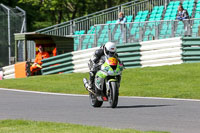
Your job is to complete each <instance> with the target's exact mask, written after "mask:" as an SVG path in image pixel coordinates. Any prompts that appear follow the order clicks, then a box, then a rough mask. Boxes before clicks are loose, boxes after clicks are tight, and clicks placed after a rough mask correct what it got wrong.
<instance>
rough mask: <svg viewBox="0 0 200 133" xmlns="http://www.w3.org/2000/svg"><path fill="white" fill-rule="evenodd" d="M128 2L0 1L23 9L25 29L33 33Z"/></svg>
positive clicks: (65, 0) (77, 0)
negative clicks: (25, 19)
mask: <svg viewBox="0 0 200 133" xmlns="http://www.w3.org/2000/svg"><path fill="white" fill-rule="evenodd" d="M128 1H130V0H115V1H112V0H102V1H99V0H19V1H16V0H2V1H1V3H3V4H5V5H7V6H10V7H13V8H14V7H15V6H19V7H20V8H22V9H24V10H25V11H26V13H27V25H28V26H27V29H28V31H35V30H38V29H41V28H45V27H48V26H51V25H54V24H58V23H61V22H65V21H69V20H72V19H75V18H78V17H82V16H85V15H87V14H90V13H94V12H97V11H100V10H103V9H106V8H109V7H113V6H116V5H119V4H122V3H125V2H128ZM38 22H41V25H39V24H38Z"/></svg>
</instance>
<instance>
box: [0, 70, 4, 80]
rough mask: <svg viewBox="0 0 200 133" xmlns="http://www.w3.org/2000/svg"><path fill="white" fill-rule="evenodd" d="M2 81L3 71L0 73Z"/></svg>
mask: <svg viewBox="0 0 200 133" xmlns="http://www.w3.org/2000/svg"><path fill="white" fill-rule="evenodd" d="M2 79H3V71H0V80H2Z"/></svg>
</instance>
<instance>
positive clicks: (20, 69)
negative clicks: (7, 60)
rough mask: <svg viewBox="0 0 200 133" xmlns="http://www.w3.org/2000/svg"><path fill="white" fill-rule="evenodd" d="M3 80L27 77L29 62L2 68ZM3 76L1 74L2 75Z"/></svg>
mask: <svg viewBox="0 0 200 133" xmlns="http://www.w3.org/2000/svg"><path fill="white" fill-rule="evenodd" d="M2 70H3V79H12V78H24V77H27V62H20V63H16V64H14V65H10V66H6V67H3V68H2ZM0 76H1V74H0Z"/></svg>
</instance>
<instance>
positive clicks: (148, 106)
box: [116, 105, 172, 109]
mask: <svg viewBox="0 0 200 133" xmlns="http://www.w3.org/2000/svg"><path fill="white" fill-rule="evenodd" d="M164 106H172V105H132V106H117V107H116V108H119V109H120V108H153V107H164Z"/></svg>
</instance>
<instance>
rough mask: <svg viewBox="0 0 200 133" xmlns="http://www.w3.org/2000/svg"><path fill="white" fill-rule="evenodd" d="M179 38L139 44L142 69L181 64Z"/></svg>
mask: <svg viewBox="0 0 200 133" xmlns="http://www.w3.org/2000/svg"><path fill="white" fill-rule="evenodd" d="M181 43H182V41H181V38H170V39H160V40H153V41H146V42H141V43H140V44H141V49H140V51H141V52H140V54H141V58H140V60H141V64H142V67H148V66H163V65H173V64H181V63H182V62H183V61H182V59H181V58H182V56H181V54H182V50H181Z"/></svg>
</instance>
